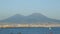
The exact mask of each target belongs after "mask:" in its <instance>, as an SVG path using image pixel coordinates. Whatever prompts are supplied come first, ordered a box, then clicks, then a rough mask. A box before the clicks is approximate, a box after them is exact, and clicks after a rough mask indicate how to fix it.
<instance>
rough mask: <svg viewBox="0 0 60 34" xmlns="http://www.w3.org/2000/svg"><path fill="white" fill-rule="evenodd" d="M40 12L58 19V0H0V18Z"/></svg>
mask: <svg viewBox="0 0 60 34" xmlns="http://www.w3.org/2000/svg"><path fill="white" fill-rule="evenodd" d="M32 13H41V14H43V15H45V16H47V17H49V18H53V19H59V20H60V0H0V20H2V19H6V18H8V17H10V16H13V15H15V14H21V15H25V16H27V15H30V14H32Z"/></svg>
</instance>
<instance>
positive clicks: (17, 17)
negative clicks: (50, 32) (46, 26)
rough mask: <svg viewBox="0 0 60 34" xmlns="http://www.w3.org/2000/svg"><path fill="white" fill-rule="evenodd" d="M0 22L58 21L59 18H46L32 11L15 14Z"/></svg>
mask: <svg viewBox="0 0 60 34" xmlns="http://www.w3.org/2000/svg"><path fill="white" fill-rule="evenodd" d="M0 22H3V23H4V22H5V23H6V22H7V23H59V22H60V20H56V19H51V18H48V17H46V16H44V15H42V14H40V13H33V14H31V15H29V16H24V15H20V14H16V15H14V16H11V17H9V18H7V19H4V20H1V21H0Z"/></svg>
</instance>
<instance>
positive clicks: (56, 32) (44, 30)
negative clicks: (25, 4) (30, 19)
mask: <svg viewBox="0 0 60 34" xmlns="http://www.w3.org/2000/svg"><path fill="white" fill-rule="evenodd" d="M0 34H60V27H51V28H50V29H49V27H28V28H25V27H20V28H0Z"/></svg>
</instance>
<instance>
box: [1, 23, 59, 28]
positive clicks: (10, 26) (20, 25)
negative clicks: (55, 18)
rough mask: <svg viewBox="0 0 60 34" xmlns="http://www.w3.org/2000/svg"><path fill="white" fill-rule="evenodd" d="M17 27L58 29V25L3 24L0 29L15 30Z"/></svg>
mask: <svg viewBox="0 0 60 34" xmlns="http://www.w3.org/2000/svg"><path fill="white" fill-rule="evenodd" d="M17 27H25V28H26V27H60V24H5V25H0V28H17Z"/></svg>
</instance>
